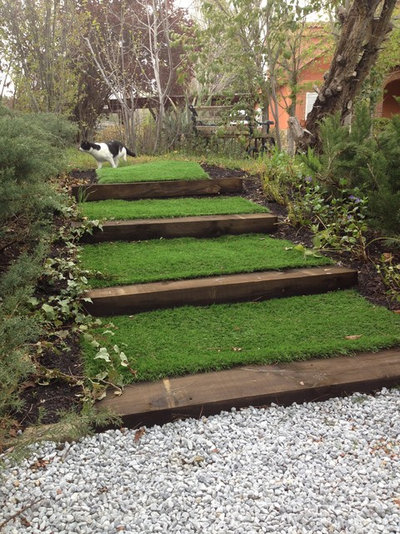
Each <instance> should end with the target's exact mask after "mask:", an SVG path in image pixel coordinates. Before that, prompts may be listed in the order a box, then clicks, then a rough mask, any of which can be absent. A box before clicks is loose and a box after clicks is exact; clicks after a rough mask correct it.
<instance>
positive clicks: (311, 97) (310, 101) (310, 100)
mask: <svg viewBox="0 0 400 534" xmlns="http://www.w3.org/2000/svg"><path fill="white" fill-rule="evenodd" d="M317 96H318V93H315V92H312V93H306V113H305V117H304V118H305V119H307V115H308V114H309V113H310V111H311V110H312V107H313V105H314V102H315V101H316V100H317Z"/></svg>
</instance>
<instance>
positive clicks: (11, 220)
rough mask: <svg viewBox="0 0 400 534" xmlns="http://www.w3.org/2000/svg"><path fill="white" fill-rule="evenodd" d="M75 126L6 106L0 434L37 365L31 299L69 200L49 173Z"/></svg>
mask: <svg viewBox="0 0 400 534" xmlns="http://www.w3.org/2000/svg"><path fill="white" fill-rule="evenodd" d="M74 132H75V128H74V127H73V126H72V125H71V124H70V123H68V122H67V121H66V120H64V119H60V118H59V117H57V116H55V115H52V114H38V115H33V114H26V115H23V114H15V113H12V112H10V111H9V110H7V109H5V108H3V107H0V195H1V199H2V202H1V203H0V303H1V307H0V434H1V433H4V432H5V431H6V430H7V426H8V424H9V423H10V420H9V418H8V417H7V414H8V413H9V412H10V410H16V409H18V407H19V406H20V401H19V399H18V387H19V385H20V382H21V381H22V380H23V379H24V378H25V377H26V376H27V375H28V374H29V373H30V372H31V371H32V368H33V365H32V363H31V361H30V358H29V354H28V353H29V344H30V343H34V342H35V341H36V340H37V339H38V336H39V334H40V332H41V324H40V321H39V322H38V321H37V317H36V316H33V315H32V313H31V312H30V307H29V300H30V298H31V297H32V294H33V292H34V290H35V286H36V283H37V279H38V278H39V276H40V275H41V273H42V271H43V261H44V258H45V257H46V254H47V253H48V250H49V244H50V241H51V239H52V235H53V229H52V223H53V219H54V214H55V212H56V211H58V210H60V209H62V206H63V199H62V198H61V196H60V195H59V194H58V193H56V192H55V191H54V190H53V188H52V187H51V186H50V184H49V179H50V177H53V176H55V175H56V174H57V173H59V172H60V171H62V170H63V169H64V160H63V157H62V148H61V147H64V146H66V145H67V144H68V143H69V142H71V141H72V139H73V136H74ZM0 438H1V435H0ZM0 441H1V439H0Z"/></svg>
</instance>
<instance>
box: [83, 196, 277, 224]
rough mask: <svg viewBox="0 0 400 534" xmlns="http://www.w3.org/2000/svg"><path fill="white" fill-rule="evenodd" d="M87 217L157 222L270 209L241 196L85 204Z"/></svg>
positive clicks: (84, 212) (112, 201) (84, 208)
mask: <svg viewBox="0 0 400 534" xmlns="http://www.w3.org/2000/svg"><path fill="white" fill-rule="evenodd" d="M79 209H80V211H81V213H82V215H84V216H85V217H88V218H89V219H99V220H113V219H114V220H127V219H158V218H169V217H189V216H195V215H230V214H238V215H241V214H245V213H268V212H269V210H268V209H267V208H264V207H263V206H260V205H259V204H255V203H254V202H250V201H249V200H246V199H245V198H242V197H205V198H204V197H203V198H169V199H153V198H151V199H143V200H133V201H131V200H101V201H98V202H83V203H81V204H79Z"/></svg>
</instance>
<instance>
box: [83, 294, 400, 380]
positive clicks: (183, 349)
mask: <svg viewBox="0 0 400 534" xmlns="http://www.w3.org/2000/svg"><path fill="white" fill-rule="evenodd" d="M110 329H112V330H113V332H114V335H113V336H112V338H111V339H110V338H109V337H108V335H107V334H106V335H103V334H102V332H104V331H106V330H110ZM97 336H98V339H99V340H100V341H101V344H104V343H107V342H108V343H111V344H112V345H114V344H116V345H118V346H119V347H121V348H123V350H124V352H125V354H126V356H127V358H128V362H129V366H128V367H127V368H126V369H125V371H124V379H125V381H126V382H127V383H129V382H132V381H143V380H158V379H160V378H162V377H167V376H178V375H183V374H187V373H197V372H205V371H212V370H219V369H225V368H228V367H232V366H235V365H249V364H266V363H273V362H288V361H294V360H305V359H309V358H314V357H330V356H334V355H339V354H349V353H353V352H359V351H375V350H378V349H380V348H388V347H392V346H396V345H398V344H399V343H400V317H399V316H398V315H395V314H393V313H391V312H390V311H388V310H386V309H385V308H383V307H376V306H373V305H371V304H370V303H368V302H367V301H366V300H365V299H363V298H362V297H360V296H359V295H358V294H357V293H356V292H355V291H351V290H348V291H338V292H333V293H327V294H323V295H311V296H303V297H291V298H286V299H272V300H268V301H263V302H250V303H241V304H229V305H225V304H219V305H213V306H209V307H204V308H201V307H191V306H188V307H183V308H175V309H170V310H158V311H153V312H146V313H139V314H135V315H130V316H119V317H112V318H109V319H107V318H105V319H103V326H102V328H99V329H98V330H97ZM83 352H84V358H85V362H86V368H87V371H88V372H89V373H90V374H91V375H95V374H97V373H98V372H100V371H101V370H102V361H101V360H99V359H94V356H95V354H96V351H95V349H94V348H93V347H92V346H90V344H89V343H87V342H84V345H83Z"/></svg>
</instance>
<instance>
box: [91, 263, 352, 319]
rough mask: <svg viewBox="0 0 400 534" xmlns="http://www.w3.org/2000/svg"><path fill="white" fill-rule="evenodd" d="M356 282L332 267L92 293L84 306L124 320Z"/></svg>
mask: <svg viewBox="0 0 400 534" xmlns="http://www.w3.org/2000/svg"><path fill="white" fill-rule="evenodd" d="M356 283H357V271H354V270H352V269H347V268H344V267H335V266H332V267H318V268H313V269H290V270H288V271H284V272H281V271H279V272H274V271H267V272H257V273H245V274H236V275H226V276H218V277H209V278H198V279H191V280H179V281H172V282H155V283H147V284H136V285H130V286H119V287H114V288H112V287H111V288H110V287H108V288H104V289H94V290H92V291H88V292H87V294H86V297H88V298H89V299H90V302H86V303H85V308H86V311H87V312H88V313H90V314H92V315H95V316H107V315H123V314H126V313H136V312H142V311H147V310H154V309H159V308H173V307H178V306H186V305H195V306H201V305H210V304H215V303H224V302H240V301H249V300H253V301H255V300H263V299H271V298H275V297H290V296H293V295H309V294H312V293H324V292H327V291H333V290H335V289H346V288H349V287H352V286H354V285H355V284H356ZM288 320H289V319H288ZM289 322H290V321H289Z"/></svg>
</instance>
